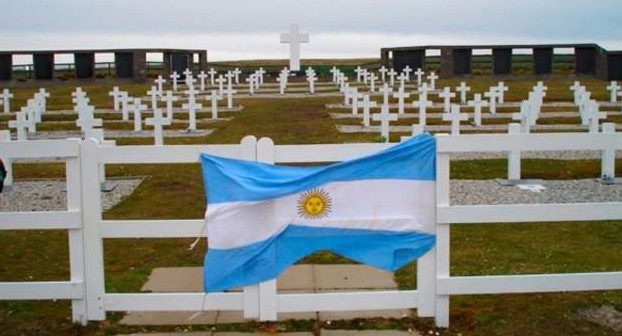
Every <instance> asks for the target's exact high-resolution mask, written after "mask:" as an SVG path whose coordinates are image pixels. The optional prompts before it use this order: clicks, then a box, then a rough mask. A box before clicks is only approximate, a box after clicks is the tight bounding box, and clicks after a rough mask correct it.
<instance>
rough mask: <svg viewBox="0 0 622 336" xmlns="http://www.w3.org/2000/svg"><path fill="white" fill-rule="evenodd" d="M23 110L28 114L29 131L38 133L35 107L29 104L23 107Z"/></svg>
mask: <svg viewBox="0 0 622 336" xmlns="http://www.w3.org/2000/svg"><path fill="white" fill-rule="evenodd" d="M20 110H21V112H22V113H24V115H26V120H28V133H36V132H37V119H36V117H35V109H34V108H33V106H32V104H28V106H25V107H22V108H21V109H20Z"/></svg>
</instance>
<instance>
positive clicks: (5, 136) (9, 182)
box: [0, 131, 13, 190]
mask: <svg viewBox="0 0 622 336" xmlns="http://www.w3.org/2000/svg"><path fill="white" fill-rule="evenodd" d="M0 141H7V142H8V141H11V131H0ZM0 159H2V162H3V163H4V168H6V176H5V177H4V187H5V189H6V190H10V189H11V188H12V187H13V159H11V158H4V157H3V158H0Z"/></svg>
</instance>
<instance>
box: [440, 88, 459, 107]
mask: <svg viewBox="0 0 622 336" xmlns="http://www.w3.org/2000/svg"><path fill="white" fill-rule="evenodd" d="M438 96H439V97H440V98H443V111H444V112H445V113H449V112H450V111H451V98H454V97H456V94H455V93H454V92H451V88H449V87H445V88H444V89H443V91H442V92H441V93H439V94H438Z"/></svg>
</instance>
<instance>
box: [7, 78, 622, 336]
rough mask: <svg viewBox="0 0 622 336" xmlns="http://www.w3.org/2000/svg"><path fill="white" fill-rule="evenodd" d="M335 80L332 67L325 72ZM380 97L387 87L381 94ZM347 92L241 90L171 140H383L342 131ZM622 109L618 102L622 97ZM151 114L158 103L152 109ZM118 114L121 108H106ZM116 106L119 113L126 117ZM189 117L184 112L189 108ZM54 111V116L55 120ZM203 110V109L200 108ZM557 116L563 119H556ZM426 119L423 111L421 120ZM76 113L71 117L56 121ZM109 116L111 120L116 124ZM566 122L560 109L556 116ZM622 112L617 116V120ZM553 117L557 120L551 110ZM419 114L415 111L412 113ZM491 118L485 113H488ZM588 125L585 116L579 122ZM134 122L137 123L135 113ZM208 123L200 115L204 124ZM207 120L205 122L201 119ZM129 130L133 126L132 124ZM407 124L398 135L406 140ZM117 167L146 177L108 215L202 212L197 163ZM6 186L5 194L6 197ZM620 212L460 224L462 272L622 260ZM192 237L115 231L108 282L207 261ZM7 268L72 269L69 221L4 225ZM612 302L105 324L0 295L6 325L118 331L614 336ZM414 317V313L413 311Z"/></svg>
mask: <svg viewBox="0 0 622 336" xmlns="http://www.w3.org/2000/svg"><path fill="white" fill-rule="evenodd" d="M324 79H325V78H324ZM573 80H574V79H569V78H567V77H563V78H561V77H560V78H557V77H554V78H546V79H545V83H546V85H547V86H548V87H549V90H548V92H547V97H546V101H571V100H572V95H571V92H570V91H569V90H568V87H569V86H570V85H571V84H572V82H573ZM468 81H469V85H470V86H471V87H472V91H471V93H472V92H483V91H485V90H486V89H487V88H488V87H489V86H492V85H495V84H496V83H497V79H495V78H488V77H482V78H475V77H474V78H472V79H468ZM581 81H582V83H583V84H584V85H587V89H588V90H590V91H592V92H594V95H595V97H593V98H596V99H597V100H599V101H606V100H608V95H607V91H606V90H605V86H606V85H607V83H605V82H601V81H596V80H593V79H587V78H581ZM459 82H460V80H441V81H439V85H438V86H439V87H444V86H451V87H452V88H453V87H456V86H457V85H458V84H459ZM505 82H506V85H508V86H510V88H511V89H510V92H509V93H508V94H507V96H506V100H507V101H520V100H522V99H525V97H526V96H527V92H528V91H529V90H530V89H531V86H532V85H533V83H534V82H535V80H534V78H533V77H530V78H525V79H520V78H519V79H512V78H508V79H505ZM82 88H83V89H84V90H85V91H86V92H88V95H89V97H90V98H91V102H92V104H93V105H95V106H96V107H97V108H98V109H103V108H106V109H109V108H112V99H111V98H110V97H109V96H108V91H110V89H111V86H95V85H93V86H91V85H82ZM74 89H75V85H71V83H68V85H67V86H58V87H51V88H50V89H49V91H50V93H51V97H50V98H49V100H48V110H50V111H53V110H71V109H72V104H71V98H70V97H71V92H72V91H73V90H74ZM121 89H123V90H126V91H129V92H130V94H132V95H144V92H146V91H147V90H148V89H149V85H126V86H122V87H121ZM35 91H36V89H19V90H15V100H14V103H13V104H14V106H22V105H24V103H25V100H26V99H27V98H28V97H31V96H32V94H33V93H34V92H35ZM376 99H378V98H376ZM340 101H341V98H340V97H337V96H335V97H316V98H311V97H309V98H304V99H287V98H245V99H236V103H239V104H241V105H243V106H244V110H243V111H241V112H221V113H220V114H221V117H223V118H231V119H230V120H228V121H226V122H222V123H216V124H213V125H209V128H210V129H213V130H214V132H213V133H211V134H208V135H205V136H198V137H175V138H166V139H165V144H191V143H210V144H223V143H239V141H240V139H241V138H242V137H243V136H245V135H249V134H252V135H255V136H257V137H258V138H259V137H264V136H266V137H271V138H272V139H273V140H274V142H275V144H312V143H344V142H377V141H379V140H380V139H379V136H378V134H377V133H353V134H346V133H339V132H338V131H337V128H336V126H335V124H336V123H337V121H336V120H334V119H332V118H331V116H330V113H333V112H334V111H333V110H330V109H327V108H326V105H327V104H337V103H339V102H340ZM618 109H619V108H618ZM147 115H148V114H147ZM96 117H98V118H102V117H108V119H112V118H113V116H112V115H103V114H102V115H98V114H97V113H96ZM117 117H118V116H117ZM179 117H180V118H183V114H181V115H179ZM43 118H44V122H43V124H41V125H40V129H42V130H46V127H48V128H49V129H50V130H53V129H54V130H77V128H76V127H75V126H74V125H75V123H73V121H75V116H74V115H60V114H59V115H55V114H49V115H44V116H43ZM48 118H49V119H48ZM200 118H201V116H200V115H199V116H198V119H200ZM9 119H10V118H8V117H6V116H4V115H2V116H0V129H7V121H8V120H9ZM553 119H555V118H553ZM413 120H416V119H413ZM52 121H56V122H58V121H70V123H56V124H55V123H52ZM106 121H107V120H104V128H105V129H112V128H109V126H110V127H114V126H111V125H112V124H110V125H109V124H108V123H107V122H106ZM558 121H559V120H558ZM607 121H610V122H617V123H620V122H622V120H621V119H620V118H619V117H618V116H611V117H609V118H608V119H607ZM551 122H555V121H551ZM410 123H416V121H412V122H410V121H409V122H408V124H410ZM484 123H485V122H484ZM573 123H575V124H578V121H576V122H573ZM128 125H129V124H128ZM198 125H201V123H199V124H198ZM199 128H200V129H204V128H206V125H202V126H199ZM129 129H131V128H130V127H129V126H128V130H129ZM400 135H406V134H397V133H392V134H391V141H392V142H397V141H398V139H399V136H400ZM152 143H153V139H152V138H129V137H128V138H118V139H117V144H118V145H130V144H132V145H133V144H152ZM522 162H523V164H522V172H523V177H524V178H540V179H545V180H569V179H593V178H595V177H596V176H598V175H599V172H600V161H599V160H542V159H523V161H522ZM451 168H452V171H451V177H452V179H464V180H489V179H494V178H505V177H506V175H507V171H506V160H505V159H493V160H471V161H456V162H452V165H451ZM14 169H15V177H16V180H17V181H19V180H25V179H40V178H62V177H63V176H64V172H65V170H64V165H63V164H58V163H45V164H33V163H17V164H15V167H14ZM616 170H617V171H616V175H617V176H620V175H622V160H620V159H618V160H617V162H616ZM107 175H108V176H109V177H115V178H122V177H144V180H143V182H142V183H141V184H140V186H139V187H138V188H137V189H136V191H135V192H134V193H132V194H131V195H130V196H129V197H127V198H126V199H125V200H123V201H122V202H121V203H119V204H118V205H117V206H115V207H114V208H112V209H111V210H109V211H107V212H105V213H104V218H105V219H172V218H180V219H190V218H202V217H203V216H204V212H205V196H204V191H203V183H202V180H201V175H200V170H199V166H198V164H197V165H181V164H180V165H168V164H167V165H109V166H107ZM0 197H2V196H0ZM621 224H622V222H619V221H611V222H600V223H593V222H591V223H583V222H565V223H550V224H541V223H533V224H513V225H507V224H506V225H468V226H458V225H457V226H453V227H452V230H451V232H452V240H451V241H452V245H451V251H452V255H451V272H452V275H480V274H488V275H501V274H529V273H557V272H559V273H564V272H601V271H619V270H620V267H621V266H622V257H621V256H622V226H621ZM191 243H192V239H107V240H105V241H104V245H105V270H106V290H107V292H139V291H140V288H141V286H142V285H143V284H144V283H145V281H146V279H147V277H148V275H149V274H150V273H151V271H152V269H154V268H157V267H181V266H201V265H202V263H203V258H204V254H205V249H206V246H205V242H204V241H202V242H201V244H199V245H198V246H197V248H195V249H194V250H191V251H189V250H188V246H189V245H190V244H191ZM0 246H1V247H2V251H3V252H2V253H0V279H2V280H3V281H37V280H41V281H43V280H63V279H67V278H68V277H69V265H68V260H69V259H68V245H67V233H66V231H52V232H50V231H45V232H42V231H5V232H2V234H0ZM300 263H315V264H339V263H351V262H350V261H349V260H346V259H344V258H341V257H339V256H337V255H334V254H331V253H328V252H321V253H316V254H314V255H312V256H309V257H307V258H305V259H304V260H301V261H300ZM415 277H416V267H415V265H414V264H410V265H408V266H406V267H404V268H402V269H401V270H399V271H398V272H396V273H395V279H396V281H397V283H398V285H399V287H400V288H402V289H412V288H414V286H415V283H416V280H415V279H416V278H415ZM608 306H611V307H613V308H615V309H616V310H617V311H618V312H622V292H620V291H610V292H576V293H555V294H527V295H489V296H452V298H451V327H450V328H449V329H448V330H435V329H434V327H433V320H432V319H418V318H413V317H404V318H402V319H379V318H375V319H355V320H351V321H330V323H328V321H319V320H317V319H315V320H304V321H285V322H278V323H259V322H248V323H243V324H218V325H213V326H212V325H192V326H190V325H180V326H127V325H122V324H120V323H119V321H120V319H121V318H122V316H123V314H120V313H111V314H109V315H108V316H109V317H108V320H107V321H105V322H102V323H89V325H88V326H86V327H82V326H78V325H73V324H71V312H70V303H69V302H68V301H54V302H52V301H1V302H0V335H32V334H39V335H64V334H68V335H71V334H75V335H81V334H84V335H116V334H128V333H135V332H145V331H148V332H156V331H158V332H170V331H182V332H183V331H201V330H205V331H210V330H218V331H241V332H250V331H256V330H260V331H268V332H272V331H312V332H317V331H319V330H321V329H352V330H362V329H372V330H377V329H400V330H409V329H412V330H417V331H419V332H420V333H422V334H427V333H428V332H429V331H438V332H439V333H441V334H448V335H459V334H460V335H615V334H616V333H617V334H619V333H621V331H615V330H614V329H612V328H609V327H605V326H603V325H601V324H598V323H594V322H592V321H591V320H590V319H589V318H586V315H589V314H586V313H585V312H586V311H599V309H601V308H602V307H608ZM413 316H415V315H413Z"/></svg>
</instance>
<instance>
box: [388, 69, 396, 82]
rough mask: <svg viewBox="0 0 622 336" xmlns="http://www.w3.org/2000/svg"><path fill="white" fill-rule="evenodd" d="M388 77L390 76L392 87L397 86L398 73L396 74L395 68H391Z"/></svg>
mask: <svg viewBox="0 0 622 336" xmlns="http://www.w3.org/2000/svg"><path fill="white" fill-rule="evenodd" d="M387 75H389V83H390V85H391V86H394V85H395V75H397V72H395V70H394V69H393V68H391V69H390V70H389V72H387Z"/></svg>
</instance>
